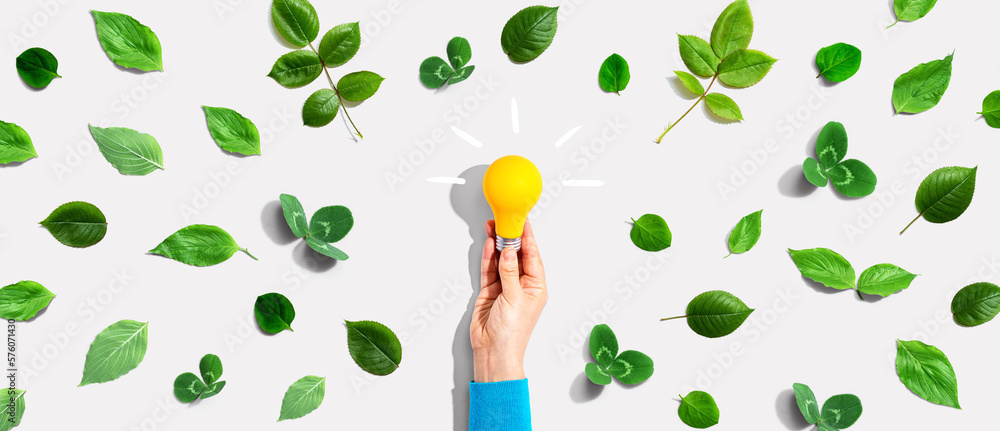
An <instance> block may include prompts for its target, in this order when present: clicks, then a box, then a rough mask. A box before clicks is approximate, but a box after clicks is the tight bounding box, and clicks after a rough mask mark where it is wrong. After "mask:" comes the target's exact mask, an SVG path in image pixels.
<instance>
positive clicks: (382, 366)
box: [345, 320, 403, 376]
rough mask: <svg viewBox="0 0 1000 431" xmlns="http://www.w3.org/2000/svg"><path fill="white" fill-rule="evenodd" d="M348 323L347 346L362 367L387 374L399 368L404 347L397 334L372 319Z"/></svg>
mask: <svg viewBox="0 0 1000 431" xmlns="http://www.w3.org/2000/svg"><path fill="white" fill-rule="evenodd" d="M345 323H346V324H347V348H348V350H350V352H351V357H352V358H354V362H356V363H357V364H358V366H359V367H361V369H363V370H365V371H367V372H369V373H372V374H374V375H377V376H385V375H388V374H390V373H392V372H393V371H396V369H397V368H399V363H400V361H402V359H403V347H402V346H401V345H400V343H399V338H396V334H394V333H393V332H392V330H391V329H389V328H388V327H386V326H385V325H383V324H381V323H378V322H373V321H370V320H362V321H358V322H351V321H345Z"/></svg>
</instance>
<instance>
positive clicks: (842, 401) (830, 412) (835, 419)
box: [819, 394, 862, 430]
mask: <svg viewBox="0 0 1000 431" xmlns="http://www.w3.org/2000/svg"><path fill="white" fill-rule="evenodd" d="M861 411H862V408H861V400H860V399H858V397H857V396H856V395H851V394H841V395H834V396H832V397H830V398H828V399H827V400H826V402H824V403H823V412H822V413H820V417H819V420H820V424H822V425H823V426H825V427H830V428H832V429H835V430H842V429H844V428H847V427H850V426H851V425H854V423H855V422H857V421H858V418H860V417H861Z"/></svg>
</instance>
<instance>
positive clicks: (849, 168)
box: [826, 159, 878, 198]
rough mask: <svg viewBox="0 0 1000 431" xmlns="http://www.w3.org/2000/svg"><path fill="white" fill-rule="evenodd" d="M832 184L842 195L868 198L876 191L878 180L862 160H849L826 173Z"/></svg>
mask: <svg viewBox="0 0 1000 431" xmlns="http://www.w3.org/2000/svg"><path fill="white" fill-rule="evenodd" d="M826 174H827V175H828V176H829V177H830V182H831V183H833V187H834V188H836V189H837V191H838V192H840V194H842V195H844V196H847V197H850V198H860V197H864V196H868V195H870V194H872V192H874V191H875V185H876V184H877V183H878V178H877V177H876V176H875V172H872V170H871V168H869V167H868V165H866V164H864V163H863V162H861V161H860V160H855V159H847V160H844V161H843V162H840V163H838V164H837V165H836V166H834V167H832V168H830V169H829V170H827V171H826Z"/></svg>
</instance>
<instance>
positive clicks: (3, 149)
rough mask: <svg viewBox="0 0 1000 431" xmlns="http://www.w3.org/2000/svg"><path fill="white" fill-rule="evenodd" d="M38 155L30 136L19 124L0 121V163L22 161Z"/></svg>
mask: <svg viewBox="0 0 1000 431" xmlns="http://www.w3.org/2000/svg"><path fill="white" fill-rule="evenodd" d="M35 157H38V153H36V152H35V147H34V145H32V144H31V137H30V136H28V132H25V131H24V129H22V128H21V126H18V125H17V124H14V123H7V122H3V121H0V164H3V165H6V164H9V163H15V162H24V161H27V160H29V159H33V158H35Z"/></svg>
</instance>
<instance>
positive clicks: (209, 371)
mask: <svg viewBox="0 0 1000 431" xmlns="http://www.w3.org/2000/svg"><path fill="white" fill-rule="evenodd" d="M198 371H199V372H201V378H202V379H204V380H205V383H206V384H209V385H211V384H212V383H215V382H217V381H219V378H220V377H222V359H219V357H218V356H216V355H213V354H211V353H209V354H207V355H205V356H202V357H201V361H200V362H199V363H198Z"/></svg>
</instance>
